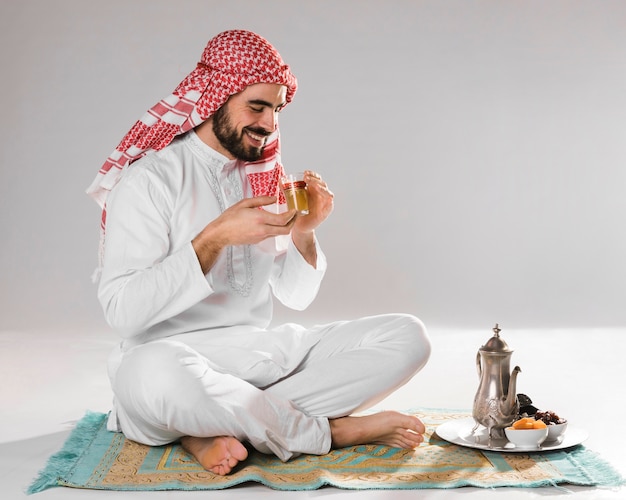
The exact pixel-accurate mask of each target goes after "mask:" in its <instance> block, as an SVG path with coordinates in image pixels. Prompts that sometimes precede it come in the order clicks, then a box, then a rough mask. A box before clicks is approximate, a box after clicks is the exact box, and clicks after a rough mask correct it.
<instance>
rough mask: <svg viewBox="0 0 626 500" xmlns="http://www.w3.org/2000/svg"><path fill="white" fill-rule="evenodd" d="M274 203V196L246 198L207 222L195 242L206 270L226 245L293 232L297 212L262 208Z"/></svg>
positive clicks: (254, 241)
mask: <svg viewBox="0 0 626 500" xmlns="http://www.w3.org/2000/svg"><path fill="white" fill-rule="evenodd" d="M273 203H276V197H274V196H257V197H255V198H246V199H243V200H241V201H240V202H238V203H236V204H234V205H233V206H231V207H229V208H227V209H226V210H224V212H223V213H222V214H221V215H220V216H219V217H217V218H216V219H214V220H213V221H211V222H210V223H209V224H207V225H206V226H205V228H204V229H203V230H202V231H201V232H200V234H198V235H197V236H196V237H195V238H194V239H193V240H192V242H191V244H192V245H193V248H194V250H195V252H196V255H197V256H198V261H199V262H200V266H201V267H202V272H203V273H204V274H206V273H207V272H209V269H211V267H213V264H214V263H215V261H216V260H217V258H218V256H219V254H220V252H221V251H222V249H223V248H224V247H226V246H229V245H254V244H256V243H260V242H261V241H263V240H265V239H267V238H269V237H272V236H280V235H284V234H289V232H290V231H291V228H292V226H293V224H294V222H295V220H296V211H295V210H290V211H288V212H284V213H282V214H273V213H270V212H267V211H265V210H263V209H262V207H264V206H266V205H271V204H273Z"/></svg>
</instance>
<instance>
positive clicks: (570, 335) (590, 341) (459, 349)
mask: <svg viewBox="0 0 626 500" xmlns="http://www.w3.org/2000/svg"><path fill="white" fill-rule="evenodd" d="M430 333H431V336H432V341H433V347H434V350H433V356H432V358H431V361H430V362H429V364H428V366H427V367H426V368H425V369H424V370H423V371H422V372H421V373H420V374H418V375H417V377H416V378H414V379H413V380H412V381H411V382H409V384H407V385H406V386H405V387H403V388H401V389H400V390H399V391H397V392H396V393H395V394H393V395H392V396H390V397H389V398H387V399H386V400H385V401H384V402H383V403H381V404H380V405H378V406H377V408H381V409H382V408H392V409H398V410H404V409H409V408H412V407H418V406H421V407H433V408H434V407H441V408H470V407H471V404H472V400H473V397H474V392H475V391H476V388H477V384H478V376H477V374H476V370H475V364H474V363H475V356H476V351H477V349H478V348H479V347H480V346H481V345H482V344H483V343H484V342H485V341H487V340H488V339H489V337H491V330H490V326H489V327H487V328H486V329H485V330H484V331H473V330H472V331H470V330H468V331H448V330H445V329H437V328H431V330H430ZM624 333H626V332H624V331H623V330H578V331H577V330H570V329H563V330H546V331H521V330H508V331H507V330H506V328H505V329H504V330H503V332H502V336H503V338H504V339H505V340H506V341H507V342H508V344H509V346H510V347H511V348H512V349H514V350H515V352H514V354H513V363H514V364H519V365H520V366H521V368H522V373H521V374H520V376H519V378H518V391H517V392H523V393H526V394H528V395H529V396H531V397H532V398H533V400H534V401H535V403H536V404H537V406H539V407H541V408H543V409H551V410H554V411H556V412H557V413H559V414H561V415H563V416H564V417H566V418H568V419H569V421H570V423H571V424H572V425H576V426H577V427H583V428H585V429H587V430H588V431H589V433H590V437H589V439H588V440H587V441H586V442H585V446H587V447H588V448H590V449H592V450H594V451H596V452H598V453H599V454H600V455H601V456H602V457H603V458H605V459H606V460H608V461H609V462H610V463H611V464H612V465H613V466H614V467H615V468H616V469H617V470H618V471H619V472H620V473H621V474H622V475H623V476H625V477H626V459H625V458H624V451H623V448H624V445H625V444H626V439H625V438H624V436H625V435H626V421H625V419H624V409H625V408H626V404H625V402H624V390H623V386H624V382H626V375H625V374H624V371H623V366H624V364H623V356H624V353H625V352H626V336H625V335H624ZM114 341H115V339H114V336H113V334H111V333H108V332H90V333H84V332H70V333H59V332H40V333H21V332H0V409H1V411H0V491H1V492H2V498H3V499H8V500H13V499H18V498H25V497H26V495H25V494H24V493H23V491H24V490H25V488H26V487H27V486H28V484H29V483H30V481H31V480H32V478H33V477H34V476H35V475H36V473H37V471H38V470H39V469H41V468H42V467H43V466H44V464H45V462H46V460H47V458H48V457H49V456H50V455H51V454H52V453H54V452H56V451H58V449H59V448H60V447H61V445H62V443H63V442H64V440H65V439H66V437H67V436H68V434H69V432H70V430H71V428H72V426H73V424H74V423H75V422H76V421H77V420H78V419H80V418H81V417H82V416H83V414H84V413H85V411H86V410H93V411H102V412H105V411H107V410H108V404H109V401H110V398H111V392H110V389H109V387H108V381H107V379H106V374H105V369H104V366H105V359H106V357H107V354H108V351H109V349H110V348H111V346H112V345H113V343H114ZM505 495H506V498H507V500H516V499H531V498H543V497H549V498H560V497H563V498H568V499H577V500H578V499H580V500H582V499H584V500H600V499H602V500H604V499H607V500H609V499H611V500H612V499H618V498H619V499H622V498H626V488H624V487H623V488H621V489H616V490H605V489H597V488H581V487H573V486H567V485H566V486H564V487H563V488H552V487H551V488H532V489H508V488H506V489H505V488H498V489H493V490H484V489H476V488H461V489H454V490H412V491H346V490H339V489H334V488H324V489H320V490H316V491H311V492H277V491H273V490H270V489H268V488H266V487H264V486H260V485H249V486H248V485H246V486H243V487H238V488H234V489H229V490H223V491H216V492H175V491H173V492H148V493H130V492H105V491H89V490H73V489H69V488H52V489H49V490H46V491H43V492H41V493H37V494H36V495H34V496H33V497H32V498H33V499H39V498H40V499H41V500H45V499H60V498H63V499H68V500H77V499H81V500H82V499H85V500H95V499H99V498H107V499H143V498H158V499H165V498H167V499H171V498H176V499H191V498H207V497H208V498H222V499H235V498H250V497H254V498H272V499H277V498H286V497H289V498H328V499H331V498H332V500H339V499H341V500H343V499H351V500H355V499H357V498H358V499H359V500H360V499H391V498H393V499H402V498H407V499H408V498H422V499H437V500H439V499H451V498H471V499H478V498H480V499H482V500H484V499H490V498H494V499H499V498H504V496H505Z"/></svg>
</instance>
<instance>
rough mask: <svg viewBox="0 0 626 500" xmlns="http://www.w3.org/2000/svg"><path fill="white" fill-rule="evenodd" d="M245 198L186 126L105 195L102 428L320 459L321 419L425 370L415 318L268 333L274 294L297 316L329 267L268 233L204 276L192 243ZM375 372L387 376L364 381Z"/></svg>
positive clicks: (229, 171)
mask: <svg viewBox="0 0 626 500" xmlns="http://www.w3.org/2000/svg"><path fill="white" fill-rule="evenodd" d="M249 196H251V190H250V186H249V183H248V181H247V178H246V176H245V173H244V171H243V168H242V164H241V163H239V162H237V161H229V160H228V159H227V158H226V157H224V156H222V155H220V154H219V153H217V152H215V151H214V150H213V149H211V148H209V147H208V146H207V145H205V144H204V143H203V142H202V141H201V140H200V139H199V138H198V137H197V135H196V134H195V133H194V132H193V131H191V132H189V133H187V134H185V135H184V136H182V137H179V138H177V139H176V140H174V142H173V143H172V144H170V145H169V146H168V147H167V148H165V149H164V150H162V151H159V152H152V153H150V154H148V155H147V156H145V157H144V158H142V159H141V160H139V161H137V162H135V163H134V164H133V165H132V167H131V168H129V169H128V170H127V171H126V172H125V173H124V175H123V176H122V177H121V179H120V181H119V183H118V184H117V186H116V187H115V188H114V189H113V191H112V192H111V194H110V196H109V198H108V200H107V221H106V238H105V246H104V259H103V267H102V275H101V282H100V287H99V291H98V295H99V299H100V302H101V304H102V306H103V309H104V311H105V317H106V319H107V321H108V322H109V324H110V325H111V326H112V327H114V328H115V329H117V330H118V331H119V332H120V334H121V336H122V337H123V340H122V342H121V343H120V345H119V347H118V348H117V349H115V351H114V352H113V353H112V355H111V358H110V361H109V376H110V378H111V384H112V387H113V392H114V395H115V398H114V405H113V409H112V412H111V416H110V418H109V429H110V430H118V431H119V430H121V431H123V432H124V433H125V434H126V435H127V436H128V437H129V438H131V439H134V440H136V441H139V442H143V443H146V444H151V445H160V444H165V443H167V442H171V441H174V440H176V439H178V438H180V437H182V436H185V435H193V436H199V437H203V436H216V435H230V436H234V437H237V438H238V439H240V440H242V441H249V442H250V443H251V444H252V445H253V446H254V447H255V448H257V449H259V450H261V451H263V452H272V453H275V454H276V455H277V456H279V457H280V458H282V459H284V460H286V459H288V458H290V457H291V456H293V455H294V454H297V453H318V454H319V453H326V452H327V451H328V450H329V449H330V446H331V436H330V430H329V424H328V418H329V417H337V416H342V415H346V414H349V413H351V412H352V411H354V410H356V409H360V408H362V407H365V406H367V405H369V404H372V403H373V402H375V401H377V400H379V399H381V398H382V397H384V396H385V395H386V394H388V393H389V392H390V391H391V390H393V389H394V388H395V387H397V386H398V385H400V384H402V383H404V382H406V381H407V380H408V379H409V378H410V377H411V376H412V375H413V374H414V373H415V372H416V371H417V370H418V369H419V368H421V366H423V364H424V363H425V361H426V359H427V357H428V353H429V347H428V341H427V339H426V337H425V332H424V329H423V326H422V325H421V323H420V322H419V320H417V319H416V318H413V317H412V316H407V315H389V316H378V317H372V318H363V319H361V320H356V321H352V322H340V323H334V324H331V325H321V326H318V327H314V328H310V329H305V328H304V327H302V326H299V325H294V324H286V325H281V326H278V327H275V328H272V329H268V327H269V324H270V321H271V318H272V295H273V296H275V297H276V298H277V299H278V300H280V301H281V302H282V303H284V304H285V305H286V306H288V307H291V308H294V309H298V310H301V309H304V308H306V307H307V306H308V305H309V304H310V303H311V301H312V300H313V299H314V298H315V296H316V294H317V291H318V289H319V285H320V282H321V280H322V277H323V275H324V272H325V269H326V260H325V257H324V254H323V253H322V251H321V249H320V247H319V245H318V244H317V242H316V245H317V256H318V258H317V263H316V266H310V265H309V264H308V263H307V262H306V261H305V260H304V258H303V257H302V256H301V255H300V253H299V252H298V250H297V249H296V247H295V246H294V244H293V242H292V241H291V238H290V237H278V238H272V239H269V240H266V241H264V242H263V243H261V244H259V245H242V246H230V247H227V248H226V249H225V250H224V251H223V252H222V253H221V254H220V256H219V258H218V260H217V262H216V263H215V264H214V266H213V267H212V268H211V269H210V271H209V272H208V273H207V274H206V276H205V275H204V274H203V273H202V270H201V268H200V264H199V262H198V259H197V256H196V254H195V252H194V250H193V247H192V245H191V240H192V239H193V238H194V237H195V236H196V235H197V234H198V233H199V232H200V231H201V230H202V229H203V228H204V227H205V226H206V225H207V224H208V223H209V222H210V221H211V220H213V219H215V218H216V217H218V216H219V215H220V214H221V213H222V212H223V211H224V210H225V209H226V208H228V207H229V206H231V205H233V204H235V203H236V202H238V201H240V200H241V199H243V198H244V197H249ZM381 343H384V344H385V346H384V347H382V348H380V347H375V346H378V345H379V344H381ZM407 346H409V347H408V348H407ZM390 349H392V350H394V349H395V351H397V352H394V354H393V356H388V361H383V362H382V364H381V359H380V358H381V356H380V354H381V352H385V351H386V352H388V353H390V352H391V351H390ZM357 350H360V351H361V353H360V355H359V356H355V352H356V351H357ZM371 363H377V364H378V365H379V366H381V369H384V370H385V371H386V372H387V373H386V374H385V375H380V374H375V376H373V377H372V380H371V381H369V382H368V381H367V380H366V376H365V375H364V373H363V372H364V371H368V372H370V373H371V366H372V364H371ZM365 367H367V370H364V368H365Z"/></svg>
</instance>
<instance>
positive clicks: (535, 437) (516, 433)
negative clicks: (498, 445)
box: [504, 426, 548, 449]
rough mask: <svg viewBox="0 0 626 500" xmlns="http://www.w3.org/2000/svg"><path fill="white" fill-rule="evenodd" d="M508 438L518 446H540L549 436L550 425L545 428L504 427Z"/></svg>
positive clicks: (531, 447)
mask: <svg viewBox="0 0 626 500" xmlns="http://www.w3.org/2000/svg"><path fill="white" fill-rule="evenodd" d="M504 433H505V434H506V438H507V439H508V440H509V441H510V442H511V443H513V444H514V445H515V447H516V448H529V449H533V448H539V446H541V443H543V442H544V441H545V440H546V439H547V437H548V427H547V426H546V427H544V428H543V429H513V428H512V427H506V428H505V429H504Z"/></svg>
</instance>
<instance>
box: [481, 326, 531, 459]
mask: <svg viewBox="0 0 626 500" xmlns="http://www.w3.org/2000/svg"><path fill="white" fill-rule="evenodd" d="M493 332H494V336H493V337H491V338H490V339H489V340H488V341H487V343H486V344H485V345H484V346H482V347H481V348H480V349H479V350H478V352H477V353H476V368H477V370H478V376H479V378H480V384H479V385H478V391H476V396H474V407H473V410H472V416H473V417H474V421H475V422H476V425H475V427H474V428H473V429H472V434H474V433H475V432H476V430H477V429H478V427H479V426H481V425H482V426H483V427H486V428H487V431H488V434H489V447H491V445H492V439H494V438H495V439H504V428H505V427H508V426H510V425H511V424H512V423H513V422H514V421H515V419H516V418H517V414H518V412H519V401H518V400H517V394H516V392H515V391H516V381H517V375H518V373H519V372H520V371H521V370H520V367H519V366H516V367H515V368H513V372H510V371H509V363H510V360H511V354H512V353H513V351H512V350H511V349H509V346H508V345H507V344H506V342H505V341H504V340H502V339H501V338H500V327H499V326H498V324H496V326H495V328H493ZM476 439H478V437H476Z"/></svg>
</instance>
